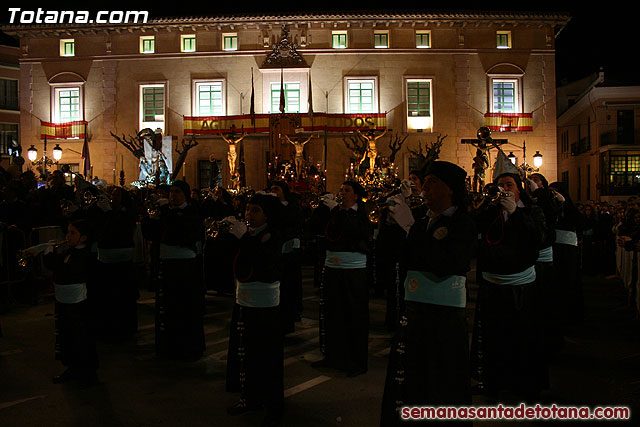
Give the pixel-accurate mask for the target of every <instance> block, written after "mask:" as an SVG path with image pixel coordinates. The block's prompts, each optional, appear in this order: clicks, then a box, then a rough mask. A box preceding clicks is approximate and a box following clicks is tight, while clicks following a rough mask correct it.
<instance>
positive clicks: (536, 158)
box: [533, 151, 542, 168]
mask: <svg viewBox="0 0 640 427" xmlns="http://www.w3.org/2000/svg"><path fill="white" fill-rule="evenodd" d="M533 165H534V166H535V167H537V168H539V167H540V166H542V154H540V151H536V154H534V155H533Z"/></svg>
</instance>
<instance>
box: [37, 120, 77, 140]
mask: <svg viewBox="0 0 640 427" xmlns="http://www.w3.org/2000/svg"><path fill="white" fill-rule="evenodd" d="M86 126H87V122H86V121H84V120H78V121H75V122H67V123H47V122H40V139H44V138H45V137H46V138H47V139H70V138H84V136H85V131H86Z"/></svg>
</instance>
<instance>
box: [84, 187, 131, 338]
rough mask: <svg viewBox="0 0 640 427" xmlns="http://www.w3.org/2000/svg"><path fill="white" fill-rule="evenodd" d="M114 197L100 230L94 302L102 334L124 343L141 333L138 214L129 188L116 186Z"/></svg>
mask: <svg viewBox="0 0 640 427" xmlns="http://www.w3.org/2000/svg"><path fill="white" fill-rule="evenodd" d="M110 196H111V209H110V210H107V211H106V212H105V213H104V219H103V221H102V223H101V226H100V229H99V236H98V247H97V261H98V262H97V267H98V269H97V271H96V274H95V276H94V277H95V282H96V285H95V292H94V294H95V297H96V298H94V302H95V303H96V317H97V324H98V328H99V331H98V332H99V333H100V335H101V336H102V337H104V338H106V339H109V340H122V339H126V338H130V337H132V336H133V334H135V333H136V331H137V330H138V314H137V310H138V307H137V300H138V297H139V291H138V287H137V281H136V273H135V269H134V265H133V251H134V243H133V236H134V231H135V228H136V214H135V212H134V210H133V203H132V200H131V195H130V194H129V192H128V191H127V190H126V189H124V188H121V187H114V188H113V189H112V190H111V194H110Z"/></svg>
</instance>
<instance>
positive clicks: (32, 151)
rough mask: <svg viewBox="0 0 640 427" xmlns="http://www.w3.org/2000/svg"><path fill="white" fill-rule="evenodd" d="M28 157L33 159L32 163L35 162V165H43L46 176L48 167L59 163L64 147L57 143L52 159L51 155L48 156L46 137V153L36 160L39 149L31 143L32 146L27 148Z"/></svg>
mask: <svg viewBox="0 0 640 427" xmlns="http://www.w3.org/2000/svg"><path fill="white" fill-rule="evenodd" d="M27 157H28V158H29V160H30V161H31V164H33V165H34V166H42V175H43V176H46V175H47V167H48V166H53V165H55V164H57V163H58V162H59V161H60V159H62V148H61V147H60V145H59V144H56V146H55V147H53V160H51V159H50V158H49V157H47V138H46V137H45V139H44V153H43V154H42V157H41V158H40V159H38V160H36V159H37V158H38V149H37V148H36V147H34V146H33V145H31V147H29V149H28V150H27Z"/></svg>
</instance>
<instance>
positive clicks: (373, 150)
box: [357, 128, 387, 173]
mask: <svg viewBox="0 0 640 427" xmlns="http://www.w3.org/2000/svg"><path fill="white" fill-rule="evenodd" d="M375 131H376V130H375V129H373V128H370V129H368V130H367V131H366V132H362V131H361V130H360V129H358V130H357V132H358V135H360V136H361V137H362V138H364V139H366V140H367V143H368V144H369V146H368V147H367V149H366V151H365V152H364V155H363V156H362V159H360V164H362V162H364V159H366V158H367V157H368V158H369V172H371V173H373V171H374V170H375V168H376V157H378V148H377V147H376V141H377V140H378V139H380V138H382V137H383V136H384V135H385V134H386V133H387V129H385V130H384V132H382V133H381V134H380V135H378V136H375Z"/></svg>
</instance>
